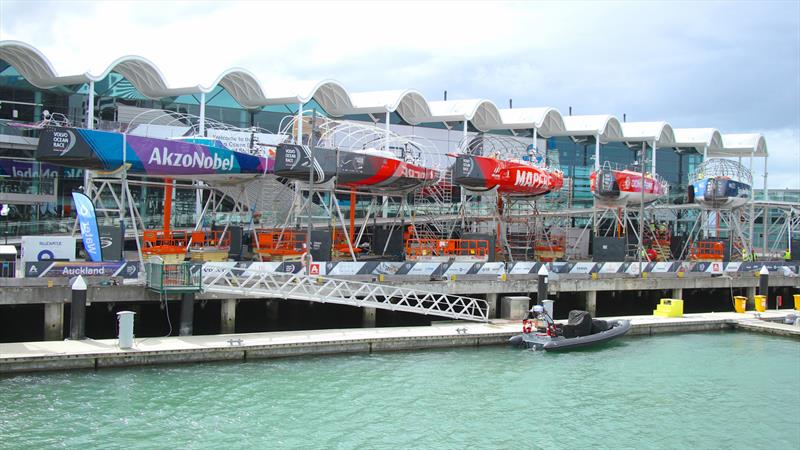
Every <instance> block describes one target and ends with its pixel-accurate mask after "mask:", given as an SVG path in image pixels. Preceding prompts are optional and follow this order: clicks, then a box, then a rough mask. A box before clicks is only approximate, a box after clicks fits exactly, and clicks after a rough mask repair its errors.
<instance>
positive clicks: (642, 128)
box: [613, 122, 675, 147]
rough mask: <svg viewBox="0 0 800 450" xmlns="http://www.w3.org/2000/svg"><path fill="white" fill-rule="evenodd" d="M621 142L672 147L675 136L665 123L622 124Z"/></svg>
mask: <svg viewBox="0 0 800 450" xmlns="http://www.w3.org/2000/svg"><path fill="white" fill-rule="evenodd" d="M613 140H617V141H622V142H628V143H633V142H648V143H652V142H655V143H656V145H657V146H658V147H672V145H673V144H674V143H675V134H674V133H673V132H672V127H671V126H670V125H669V124H668V123H667V122H626V123H623V124H622V138H619V139H613Z"/></svg>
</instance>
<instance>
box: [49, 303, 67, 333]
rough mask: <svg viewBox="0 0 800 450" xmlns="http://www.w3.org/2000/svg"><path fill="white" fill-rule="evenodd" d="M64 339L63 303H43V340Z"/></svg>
mask: <svg viewBox="0 0 800 450" xmlns="http://www.w3.org/2000/svg"><path fill="white" fill-rule="evenodd" d="M62 339H64V304H63V303H60V302H59V303H45V304H44V340H45V341H60V340H62Z"/></svg>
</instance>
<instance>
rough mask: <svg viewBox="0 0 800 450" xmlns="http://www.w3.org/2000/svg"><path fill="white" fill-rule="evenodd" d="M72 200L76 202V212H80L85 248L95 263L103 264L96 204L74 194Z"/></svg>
mask: <svg viewBox="0 0 800 450" xmlns="http://www.w3.org/2000/svg"><path fill="white" fill-rule="evenodd" d="M72 199H73V200H74V201H75V210H76V211H77V212H78V223H79V224H80V226H81V236H82V237H83V248H85V249H86V253H88V254H89V258H91V259H92V261H93V262H102V261H103V256H102V254H101V253H100V233H99V232H98V231H97V216H96V215H95V212H94V204H92V201H91V200H90V199H89V197H87V196H86V195H85V194H82V193H80V192H73V193H72Z"/></svg>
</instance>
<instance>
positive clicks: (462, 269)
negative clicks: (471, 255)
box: [444, 262, 475, 277]
mask: <svg viewBox="0 0 800 450" xmlns="http://www.w3.org/2000/svg"><path fill="white" fill-rule="evenodd" d="M473 266H475V263H471V262H454V263H452V264H450V265H449V266H447V268H446V269H445V271H444V276H447V277H449V276H450V275H466V274H468V273H470V270H471V269H472V267H473Z"/></svg>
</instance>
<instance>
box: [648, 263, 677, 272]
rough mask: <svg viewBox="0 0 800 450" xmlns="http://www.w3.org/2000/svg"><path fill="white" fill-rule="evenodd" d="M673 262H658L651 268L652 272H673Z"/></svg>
mask: <svg viewBox="0 0 800 450" xmlns="http://www.w3.org/2000/svg"><path fill="white" fill-rule="evenodd" d="M672 266H673V263H671V262H657V263H655V265H654V266H653V267H652V268H650V272H653V273H667V272H672Z"/></svg>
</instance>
